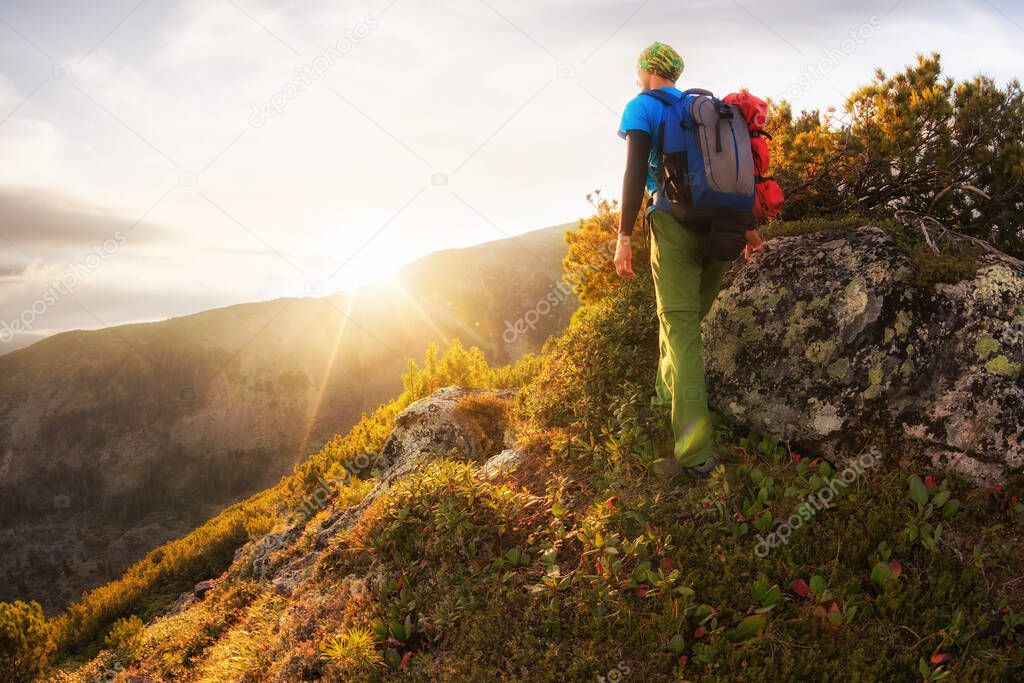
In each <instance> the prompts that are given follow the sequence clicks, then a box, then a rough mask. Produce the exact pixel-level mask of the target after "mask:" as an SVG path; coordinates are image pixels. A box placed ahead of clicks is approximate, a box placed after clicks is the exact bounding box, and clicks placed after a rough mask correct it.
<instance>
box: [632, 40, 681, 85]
mask: <svg viewBox="0 0 1024 683" xmlns="http://www.w3.org/2000/svg"><path fill="white" fill-rule="evenodd" d="M636 65H637V66H638V67H640V68H641V69H643V70H644V71H648V72H650V73H654V74H658V75H659V76H661V77H663V78H667V79H668V80H670V81H677V80H679V75H680V74H682V73H683V58H682V57H680V56H679V53H678V52H676V51H675V50H673V49H672V48H671V47H670V46H668V45H666V44H665V43H658V42H654V43H651V45H650V47H648V48H647V49H646V50H644V51H643V52H641V53H640V57H639V58H638V59H637V60H636Z"/></svg>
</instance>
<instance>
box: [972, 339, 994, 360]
mask: <svg viewBox="0 0 1024 683" xmlns="http://www.w3.org/2000/svg"><path fill="white" fill-rule="evenodd" d="M998 350H999V342H998V341H996V339H995V337H993V336H992V335H990V334H988V333H985V334H983V335H981V336H980V337H978V340H977V341H976V342H974V352H975V353H976V354H978V360H986V359H987V358H988V357H989V356H991V355H992V354H993V353H995V352H996V351H998Z"/></svg>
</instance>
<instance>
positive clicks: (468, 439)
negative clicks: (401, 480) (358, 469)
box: [378, 386, 514, 475]
mask: <svg viewBox="0 0 1024 683" xmlns="http://www.w3.org/2000/svg"><path fill="white" fill-rule="evenodd" d="M513 393H514V392H511V391H483V390H478V389H466V388H463V387H454V386H452V387H445V388H443V389H438V390H437V391H435V392H434V393H433V394H431V395H430V396H427V397H426V398H422V399H420V400H419V401H416V402H415V403H413V404H412V405H410V406H409V407H408V408H406V409H405V410H403V411H402V412H401V413H400V414H399V415H398V417H396V418H395V428H394V430H392V432H391V434H390V435H389V436H388V438H387V441H385V442H384V446H383V447H382V448H381V451H380V456H379V459H378V467H381V468H382V469H385V470H386V472H385V474H386V475H390V474H394V473H396V472H400V471H403V470H405V469H406V468H407V467H408V466H409V465H410V464H411V462H412V461H413V460H417V461H418V460H422V459H423V457H424V456H436V455H443V454H445V453H448V452H451V451H457V452H459V453H460V454H461V455H462V456H463V457H465V458H466V459H469V460H482V459H483V458H485V457H487V456H488V455H490V453H487V452H485V447H486V443H485V441H484V440H483V439H482V438H481V436H482V435H481V434H480V433H479V430H474V429H471V428H469V427H470V426H469V425H467V424H466V423H465V421H464V420H462V419H460V418H459V417H458V416H457V415H456V414H455V407H456V406H457V405H458V403H459V401H461V400H462V399H463V398H465V397H467V396H480V395H491V396H494V397H495V398H500V399H509V398H511V397H512V396H513Z"/></svg>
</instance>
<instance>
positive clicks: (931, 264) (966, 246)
mask: <svg viewBox="0 0 1024 683" xmlns="http://www.w3.org/2000/svg"><path fill="white" fill-rule="evenodd" d="M865 225H870V226H873V227H877V228H880V229H881V230H883V231H884V232H885V233H886V234H888V235H889V236H890V237H892V238H893V240H894V241H895V242H896V245H897V246H898V247H899V249H900V251H901V252H903V254H904V255H906V256H907V257H908V258H909V259H910V261H911V263H912V264H913V266H914V275H913V277H912V278H911V282H910V284H912V285H913V286H915V287H920V288H932V287H934V286H935V285H937V284H942V283H956V282H960V281H962V280H967V279H970V278H972V277H974V275H975V274H976V273H977V271H978V257H979V256H980V255H981V250H980V249H979V248H978V247H976V246H974V245H973V244H971V243H969V242H964V241H954V240H946V241H943V242H942V246H941V253H939V254H936V253H935V252H934V251H933V250H932V249H931V247H929V246H928V244H927V242H926V241H925V239H924V235H923V234H922V233H921V231H920V230H918V229H916V228H908V227H905V226H903V225H901V224H899V223H896V222H895V221H892V220H889V219H878V218H875V217H870V216H864V215H860V214H846V215H840V216H835V217H815V218H806V219H801V220H797V221H777V222H774V223H771V224H769V225H768V226H767V227H765V228H764V229H762V231H761V232H762V234H763V236H764V237H765V238H766V239H770V238H772V237H792V236H798V235H811V234H818V233H825V234H828V233H836V234H837V235H838V234H841V233H842V232H844V231H847V230H852V229H854V228H859V227H862V226H865Z"/></svg>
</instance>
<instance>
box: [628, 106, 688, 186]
mask: <svg viewBox="0 0 1024 683" xmlns="http://www.w3.org/2000/svg"><path fill="white" fill-rule="evenodd" d="M660 90H664V91H665V92H670V93H672V94H673V95H676V96H680V95H682V94H683V93H682V92H681V91H680V90H679V89H677V88H672V87H667V88H660ZM664 115H665V105H664V104H662V103H661V102H660V101H658V100H656V99H655V98H653V97H651V96H650V95H637V96H636V97H634V98H633V99H631V100H630V101H629V102H628V103H627V104H626V109H625V110H624V111H623V112H622V121H621V123H619V137H621V138H622V139H623V140H625V139H626V133H628V132H629V131H631V130H641V131H643V132H645V133H647V134H649V135H650V136H651V156H650V162H649V163H648V165H647V191H648V192H650V193H651V194H654V193H655V192H657V191H658V182H657V180H655V178H657V175H656V174H657V172H658V164H659V159H658V152H657V149H656V145H655V142H656V141H655V137H656V136H657V134H658V126H660V125H661V119H662V117H663V116H664Z"/></svg>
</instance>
